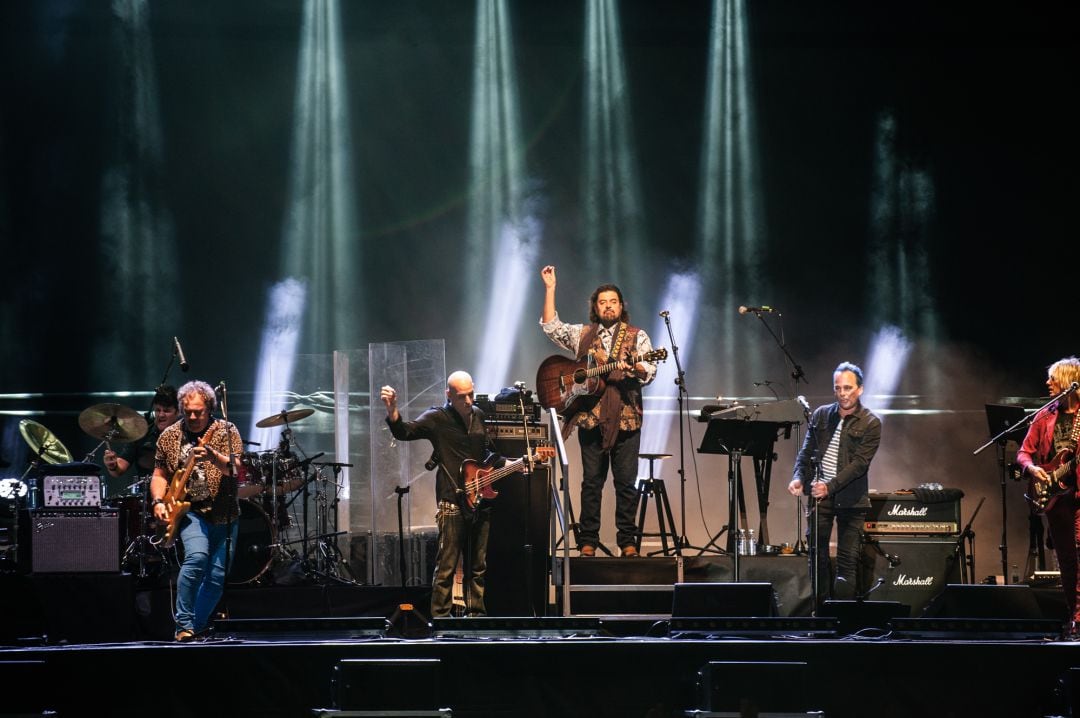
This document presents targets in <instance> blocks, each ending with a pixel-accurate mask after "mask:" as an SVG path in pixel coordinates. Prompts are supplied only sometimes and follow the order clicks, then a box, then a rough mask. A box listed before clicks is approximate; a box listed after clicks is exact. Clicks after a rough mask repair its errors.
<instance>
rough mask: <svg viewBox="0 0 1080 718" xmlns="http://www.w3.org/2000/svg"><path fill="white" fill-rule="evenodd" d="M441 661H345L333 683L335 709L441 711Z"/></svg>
mask: <svg viewBox="0 0 1080 718" xmlns="http://www.w3.org/2000/svg"><path fill="white" fill-rule="evenodd" d="M439 669H440V666H439V659H438V658H387V659H378V658H343V659H341V660H339V661H338V662H337V665H336V666H334V672H333V676H332V677H331V680H330V687H331V693H332V695H333V700H334V707H335V708H339V709H344V710H364V711H387V710H392V711H416V710H425V711H431V710H437V709H438V703H439Z"/></svg>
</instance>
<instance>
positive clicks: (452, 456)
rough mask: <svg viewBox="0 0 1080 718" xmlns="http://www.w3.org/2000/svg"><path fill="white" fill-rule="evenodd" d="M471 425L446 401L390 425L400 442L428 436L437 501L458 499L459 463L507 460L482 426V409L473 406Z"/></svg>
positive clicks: (494, 464) (459, 485)
mask: <svg viewBox="0 0 1080 718" xmlns="http://www.w3.org/2000/svg"><path fill="white" fill-rule="evenodd" d="M472 414H473V418H472V426H471V427H469V428H468V429H466V427H465V421H464V420H463V419H462V418H461V415H460V414H458V413H457V411H455V410H454V409H453V407H451V406H450V405H449V404H445V405H443V406H439V407H435V406H433V407H431V408H430V409H428V410H427V411H425V412H424V413H423V414H421V415H420V416H418V417H416V420H415V421H404V420H403V419H401V418H400V415H399V418H398V420H397V421H390V419H389V417H387V419H386V423H387V424H389V425H390V433H391V434H393V435H394V438H395V439H398V440H400V441H414V440H416V439H427V440H428V441H430V442H431V448H433V449H434V450H435V454H437V456H438V460H439V469H438V472H437V473H436V475H435V495H436V498H437V500H439V501H452V502H456V501H457V500H458V489H459V488H461V476H460V473H461V463H462V462H463V461H465V459H472V460H474V461H479V462H480V463H483V464H487V465H489V466H502V465H504V464H505V463H506V459H505V458H504V457H502V456H499V455H498V454H496V453H495V452H494V451H492V446H491V441H490V440H489V438H488V435H487V431H486V430H485V429H484V412H482V411H481V410H480V409H479V408H477V407H475V406H474V407H473V408H472Z"/></svg>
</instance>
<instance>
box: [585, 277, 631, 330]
mask: <svg viewBox="0 0 1080 718" xmlns="http://www.w3.org/2000/svg"><path fill="white" fill-rule="evenodd" d="M601 292H615V293H616V294H618V295H619V304H621V305H622V314H621V315H619V321H620V322H625V323H627V324H629V323H630V312H629V310H627V308H626V300H625V299H623V296H622V290H621V289H619V288H618V287H616V286H615V285H614V284H601V285H600V286H599V287H597V288H596V289H594V290H593V293H592V296H591V297H589V322H590V323H591V324H597V323H598V322H599V321H600V315H599V314H597V313H596V300H597V299H598V298H599V297H600V293H601Z"/></svg>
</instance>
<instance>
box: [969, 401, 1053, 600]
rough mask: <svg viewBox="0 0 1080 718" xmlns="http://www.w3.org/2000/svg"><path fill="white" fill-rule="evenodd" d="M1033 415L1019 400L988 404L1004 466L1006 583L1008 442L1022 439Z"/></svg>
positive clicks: (1005, 561) (1005, 565)
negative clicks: (1020, 404)
mask: <svg viewBox="0 0 1080 718" xmlns="http://www.w3.org/2000/svg"><path fill="white" fill-rule="evenodd" d="M1034 416H1035V414H1034V413H1032V414H1031V415H1030V416H1029V415H1028V414H1027V412H1026V411H1024V407H1022V406H1017V405H1016V404H987V405H986V423H987V426H988V427H989V429H990V436H991V437H992V438H991V439H990V441H991V442H993V443H995V444H997V457H998V466H999V467H1000V469H1001V544H1000V545H999V546H998V549H999V550H1000V551H1001V580H1002V581H1004V582H1005V583H1008V582H1009V539H1008V531H1006V527H1007V526H1008V525H1009V522H1008V521H1007V520H1006V518H1007V513H1006V512H1007V510H1008V509H1007V507H1008V501H1007V500H1006V489H1005V487H1006V485H1007V484H1008V481H1009V477H1010V476H1012V471H1011V470H1010V468H1009V465H1008V464H1006V463H1005V445H1006V444H1007V443H1008V442H1009V441H1015V442H1016V443H1018V444H1019V443H1021V442H1023V440H1024V436H1025V435H1026V434H1027V426H1028V424H1029V423H1030V421H1031V419H1032V418H1034ZM983 446H986V444H984V445H983ZM1040 528H1041V524H1040Z"/></svg>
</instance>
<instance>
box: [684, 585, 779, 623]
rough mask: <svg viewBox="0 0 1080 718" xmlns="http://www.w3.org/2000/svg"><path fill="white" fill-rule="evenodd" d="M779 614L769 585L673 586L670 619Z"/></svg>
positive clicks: (773, 593)
mask: <svg viewBox="0 0 1080 718" xmlns="http://www.w3.org/2000/svg"><path fill="white" fill-rule="evenodd" d="M778 614H779V611H778V610H777V606H776V592H775V591H773V587H772V584H771V583H677V584H675V590H674V593H673V594H672V598H671V617H672V618H705V617H725V618H732V617H758V618H768V617H772V616H776V615H778Z"/></svg>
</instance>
